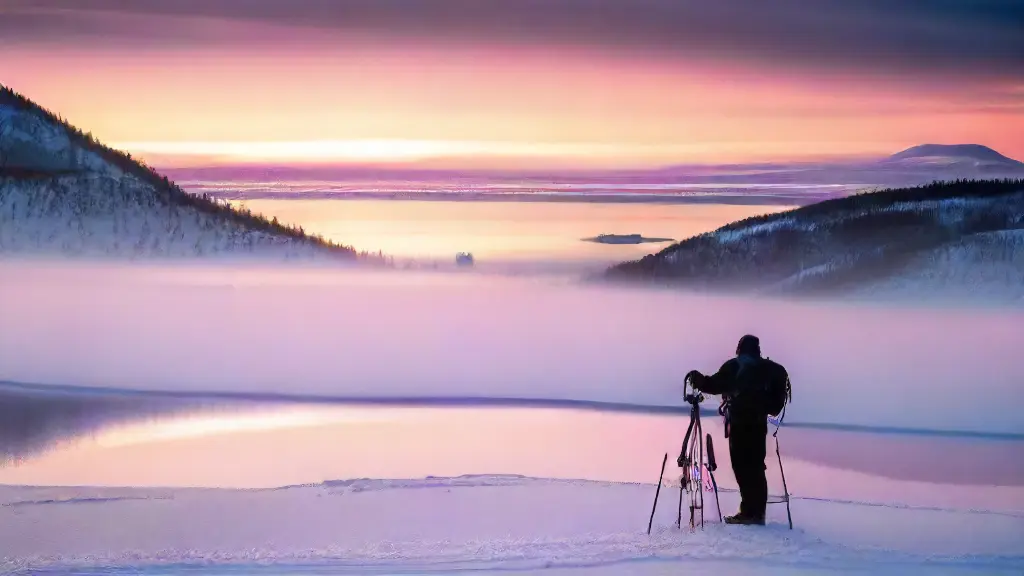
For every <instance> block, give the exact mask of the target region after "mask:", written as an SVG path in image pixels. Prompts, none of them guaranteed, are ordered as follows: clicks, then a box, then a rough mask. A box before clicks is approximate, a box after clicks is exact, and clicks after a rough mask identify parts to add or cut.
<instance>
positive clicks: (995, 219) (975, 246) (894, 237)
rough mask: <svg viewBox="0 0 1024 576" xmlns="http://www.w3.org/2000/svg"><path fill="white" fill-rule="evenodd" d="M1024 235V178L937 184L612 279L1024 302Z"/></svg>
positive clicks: (881, 195)
mask: <svg viewBox="0 0 1024 576" xmlns="http://www.w3.org/2000/svg"><path fill="white" fill-rule="evenodd" d="M1021 230H1024V181H1020V180H1004V181H979V182H950V183H935V184H933V185H930V186H925V187H920V188H911V189H897V190H888V191H879V192H875V193H867V194H862V195H858V196H853V197H849V198H843V199H837V200H829V201H825V202H821V203H818V204H813V205H809V206H805V207H803V208H799V209H796V210H792V211H788V212H782V213H778V214H772V215H768V216H762V217H756V218H752V219H748V220H746V221H740V222H735V223H732V224H729V225H727V226H724V227H722V228H720V229H718V230H715V231H713V232H710V233H707V234H703V235H700V236H696V237H694V238H690V239H687V240H685V241H683V242H680V243H678V244H675V245H672V246H669V247H668V248H666V249H664V250H662V251H661V252H659V253H657V254H651V255H649V256H646V257H644V258H643V259H641V260H638V261H634V262H626V263H623V264H620V265H618V266H615V267H613V268H612V269H610V270H609V271H608V273H607V275H606V276H607V277H608V278H612V279H616V280H630V281H633V280H643V281H656V282H665V283H670V284H674V285H680V286H686V287H689V288H705V289H730V290H740V291H747V292H757V293H768V294H777V293H783V294H829V295H837V294H842V295H853V294H867V293H868V292H871V293H874V294H875V295H877V296H881V295H883V293H888V292H890V291H888V290H883V289H880V288H879V287H881V286H886V285H888V284H887V283H889V282H896V283H899V284H901V285H906V286H907V287H908V289H910V290H911V291H912V292H913V293H914V294H915V296H916V297H917V298H940V299H941V298H959V299H963V298H967V299H980V300H985V301H993V300H994V301H996V302H1001V303H1016V302H1019V301H1020V299H1021V297H1022V296H1024V281H1022V277H1021V275H1020V273H1019V270H1020V262H1021V258H1022V254H1024V244H1022V243H1021V241H1020V232H1021ZM907 282H912V283H913V284H914V286H913V287H912V288H909V284H907ZM876 288H879V289H876ZM898 292H899V290H896V291H891V293H892V294H893V295H895V294H896V293H898Z"/></svg>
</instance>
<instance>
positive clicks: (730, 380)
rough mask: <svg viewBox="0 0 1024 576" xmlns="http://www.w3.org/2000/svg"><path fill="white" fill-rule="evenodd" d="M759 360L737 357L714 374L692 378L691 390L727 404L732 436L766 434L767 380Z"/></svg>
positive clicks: (745, 356)
mask: <svg viewBox="0 0 1024 576" xmlns="http://www.w3.org/2000/svg"><path fill="white" fill-rule="evenodd" d="M760 360H761V358H760V357H757V356H752V355H748V354H740V355H738V356H736V357H735V358H731V359H729V360H728V361H726V363H725V364H722V367H721V368H719V369H718V372H716V373H715V374H712V375H710V376H705V375H704V374H701V373H699V372H696V373H694V374H693V377H692V383H693V386H694V388H696V389H697V390H700V391H701V392H704V393H707V394H721V395H722V399H723V400H724V401H725V402H726V403H727V405H728V420H729V424H730V427H731V431H730V434H731V435H732V434H744V433H755V434H766V433H767V431H768V423H767V417H768V412H767V410H765V408H764V406H765V400H764V394H765V392H764V390H765V389H766V386H765V384H766V378H765V375H764V370H763V369H762V367H761V363H760Z"/></svg>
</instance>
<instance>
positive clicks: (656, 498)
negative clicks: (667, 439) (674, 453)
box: [647, 452, 668, 536]
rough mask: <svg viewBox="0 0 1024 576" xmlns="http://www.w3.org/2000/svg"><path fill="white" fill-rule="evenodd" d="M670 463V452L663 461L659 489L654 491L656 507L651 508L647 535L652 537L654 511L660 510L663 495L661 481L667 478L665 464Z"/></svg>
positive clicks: (666, 453)
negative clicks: (659, 502)
mask: <svg viewBox="0 0 1024 576" xmlns="http://www.w3.org/2000/svg"><path fill="white" fill-rule="evenodd" d="M666 462H668V452H665V458H664V459H663V460H662V461H661V474H658V489H657V490H655V491H654V506H651V519H650V520H649V521H648V522H647V535H648V536H650V535H651V526H653V525H654V510H655V509H657V508H658V495H659V494H661V479H662V478H664V477H665V463H666Z"/></svg>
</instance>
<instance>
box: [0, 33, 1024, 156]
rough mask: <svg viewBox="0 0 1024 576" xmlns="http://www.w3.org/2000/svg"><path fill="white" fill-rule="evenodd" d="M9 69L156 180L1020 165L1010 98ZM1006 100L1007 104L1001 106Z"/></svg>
mask: <svg viewBox="0 0 1024 576" xmlns="http://www.w3.org/2000/svg"><path fill="white" fill-rule="evenodd" d="M16 52H17V53H16V54H14V55H13V56H14V58H5V59H4V62H2V63H0V78H2V79H3V82H4V83H5V84H7V85H9V86H11V87H13V88H14V89H16V90H18V91H20V92H22V93H24V94H25V95H27V96H28V97H30V98H32V99H34V100H36V101H37V102H40V103H41V104H43V105H44V106H47V107H48V108H50V109H51V110H54V111H56V112H58V113H60V114H61V115H62V116H64V117H66V118H68V119H69V120H70V121H71V122H72V123H73V124H75V125H76V126H78V127H79V128H82V129H83V130H86V131H90V132H92V133H93V134H95V135H96V136H97V137H99V138H100V139H101V140H103V141H104V142H107V143H108V144H110V145H112V146H115V147H118V148H122V149H125V150H127V151H129V152H132V153H133V154H135V155H138V156H141V157H142V158H144V159H146V160H147V161H149V162H150V163H154V164H161V165H200V164H206V165H208V164H211V163H214V164H215V163H245V162H264V163H266V162H282V163H296V162H299V163H301V162H366V161H370V162H430V161H442V160H443V161H446V162H454V163H456V164H458V163H459V162H460V161H461V162H463V163H466V164H468V165H481V164H482V165H487V164H497V165H502V166H516V165H523V166H527V167H528V166H532V165H534V164H536V163H538V162H539V163H543V162H545V161H548V162H555V161H560V162H563V163H565V164H568V165H581V166H608V167H619V166H644V165H665V164H672V163H680V162H690V161H694V162H716V161H722V162H732V161H763V160H774V159H799V158H806V157H814V156H818V155H884V154H889V153H893V152H896V151H898V150H901V149H903V148H907V147H909V146H913V145H916V144H921V143H967V142H971V143H979V144H985V145H988V146H991V147H993V148H995V149H996V150H998V151H1000V152H1002V153H1004V154H1007V155H1009V156H1013V157H1017V158H1024V141H1020V139H1019V137H1018V135H1019V134H1020V133H1021V131H1022V130H1024V111H1021V110H1020V107H1019V104H1016V100H1014V98H1019V97H1020V94H1021V91H1022V88H1021V86H1016V85H1014V86H962V87H958V88H957V89H955V90H953V89H946V90H945V91H939V90H936V89H935V88H934V87H927V86H913V85H909V84H899V83H898V82H895V81H894V82H882V81H879V80H878V79H874V80H871V79H865V78H859V77H845V76H841V75H835V76H833V77H828V78H826V77H824V76H822V75H817V76H814V75H803V76H800V75H797V74H795V73H786V72H781V71H776V70H761V69H756V68H750V67H744V66H742V65H740V64H737V63H730V62H709V61H705V62H697V61H693V62H679V61H670V60H652V59H646V60H638V59H628V58H624V57H613V56H609V55H602V54H599V53H581V52H572V51H561V52H560V51H550V50H540V49H538V50H528V49H515V50H513V49H511V48H501V47H480V48H475V49H473V50H463V51H458V52H456V51H453V50H445V49H441V48H437V47H433V48H431V47H412V46H405V47H402V46H399V47H379V46H372V45H371V46H364V47H363V48H362V49H359V50H340V49H338V47H334V48H333V49H332V48H329V47H322V46H317V47H316V49H314V48H312V47H307V49H306V50H305V51H303V50H300V49H298V48H296V47H294V46H292V47H290V48H289V49H288V50H283V51H281V52H280V53H277V54H272V53H270V52H268V51H267V50H251V51H247V52H242V51H239V50H228V49H223V50H213V49H206V50H204V51H202V52H196V53H190V52H188V51H182V50H178V51H175V52H171V51H165V52H161V51H156V50H151V51H146V52H137V53H130V54H127V55H125V54H118V53H113V52H110V51H102V50H95V51H90V50H88V49H85V50H84V51H83V52H82V53H81V54H78V55H76V54H71V53H68V52H66V51H59V50H52V51H48V52H47V51H29V50H25V49H18V50H16ZM1006 94H1008V95H1010V96H1012V98H1009V101H1010V104H1006V103H1005V102H1003V101H1000V100H999V99H998V97H999V96H1000V95H1006ZM993 95H994V96H993Z"/></svg>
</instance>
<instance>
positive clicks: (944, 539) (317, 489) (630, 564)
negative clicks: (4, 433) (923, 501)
mask: <svg viewBox="0 0 1024 576" xmlns="http://www.w3.org/2000/svg"><path fill="white" fill-rule="evenodd" d="M666 484H667V485H666V486H665V487H664V488H663V489H662V490H661V491H660V495H659V503H658V508H657V513H656V516H655V519H654V528H653V530H652V534H651V535H650V536H648V535H647V534H646V530H647V521H648V516H649V514H650V510H651V505H652V503H653V501H654V495H655V486H654V485H648V484H620V483H610V482H594V481H584V480H546V479H533V478H526V477H520V476H487V475H484V476H464V477H458V478H425V479H419V480H369V479H357V480H348V481H333V482H325V483H322V484H315V485H308V486H296V487H290V488H281V489H271V490H222V489H173V490H169V489H116V488H115V489H89V488H28V487H25V488H21V487H5V488H0V499H2V500H3V505H2V507H0V558H2V560H0V567H2V568H4V569H7V570H14V569H22V570H26V571H37V570H40V569H47V568H48V569H52V570H53V569H57V570H59V569H64V570H67V569H92V570H96V571H98V572H113V571H115V570H120V571H123V572H129V571H130V572H132V573H142V574H145V573H158V571H159V570H160V569H161V568H162V569H164V570H170V569H173V570H178V571H181V570H184V569H186V568H191V569H195V568H197V567H200V566H202V567H203V569H204V571H205V572H207V573H251V572H257V573H259V572H260V571H261V568H262V569H264V570H266V569H271V570H274V571H277V572H280V571H283V570H288V571H299V572H304V571H314V570H317V569H319V570H320V571H322V572H330V573H339V572H342V573H361V574H366V573H396V572H406V573H408V572H431V573H445V572H464V571H473V572H477V571H491V570H493V571H504V572H507V571H510V570H522V571H536V570H540V569H547V570H551V569H559V568H561V569H580V570H582V569H586V570H587V571H589V570H595V569H603V570H605V571H607V573H641V574H654V573H664V571H665V570H668V569H673V570H674V571H676V573H679V571H682V570H693V569H704V570H708V569H713V570H714V571H715V572H716V573H719V574H723V575H730V574H748V573H752V572H754V571H756V572H758V573H763V571H764V570H765V569H767V570H769V571H772V572H775V573H792V572H793V571H801V570H802V571H808V572H811V573H851V572H853V573H862V572H865V571H871V572H872V573H875V574H878V573H882V574H890V573H892V574H896V573H908V572H913V573H956V574H959V573H978V574H1019V573H1021V570H1024V555H1022V550H1021V547H1020V542H1021V541H1022V539H1024V517H1021V516H1019V515H1015V514H992V513H986V512H969V511H957V510H952V509H941V508H940V509H926V508H913V507H898V506H894V507H881V508H879V507H876V506H863V505H860V504H858V503H855V502H838V501H820V500H805V499H797V500H795V501H794V502H793V514H794V518H795V519H796V528H795V529H794V530H793V531H790V530H789V529H788V528H787V526H786V524H785V511H784V508H781V507H778V506H772V508H773V510H772V511H771V512H772V520H771V522H770V523H769V525H768V526H765V527H738V526H725V525H723V524H720V523H718V519H717V513H716V511H715V509H714V504H710V508H709V509H708V511H707V512H708V514H707V517H706V522H707V524H706V525H705V528H704V530H703V531H697V532H690V531H689V527H688V526H687V525H685V524H684V527H683V529H682V530H679V529H677V528H675V526H674V522H675V514H676V504H677V499H678V490H673V489H672V486H671V485H669V483H668V482H667V481H666ZM721 499H722V508H723V509H724V511H726V512H731V511H732V510H733V509H735V507H736V495H735V493H733V492H731V491H729V492H723V493H722V494H721ZM776 508H777V509H776ZM687 514H688V511H686V510H684V517H687V518H688V516H687ZM779 515H781V516H779ZM115 518H116V519H117V521H116V522H114V521H112V520H113V519H115ZM684 522H687V521H686V520H684Z"/></svg>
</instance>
